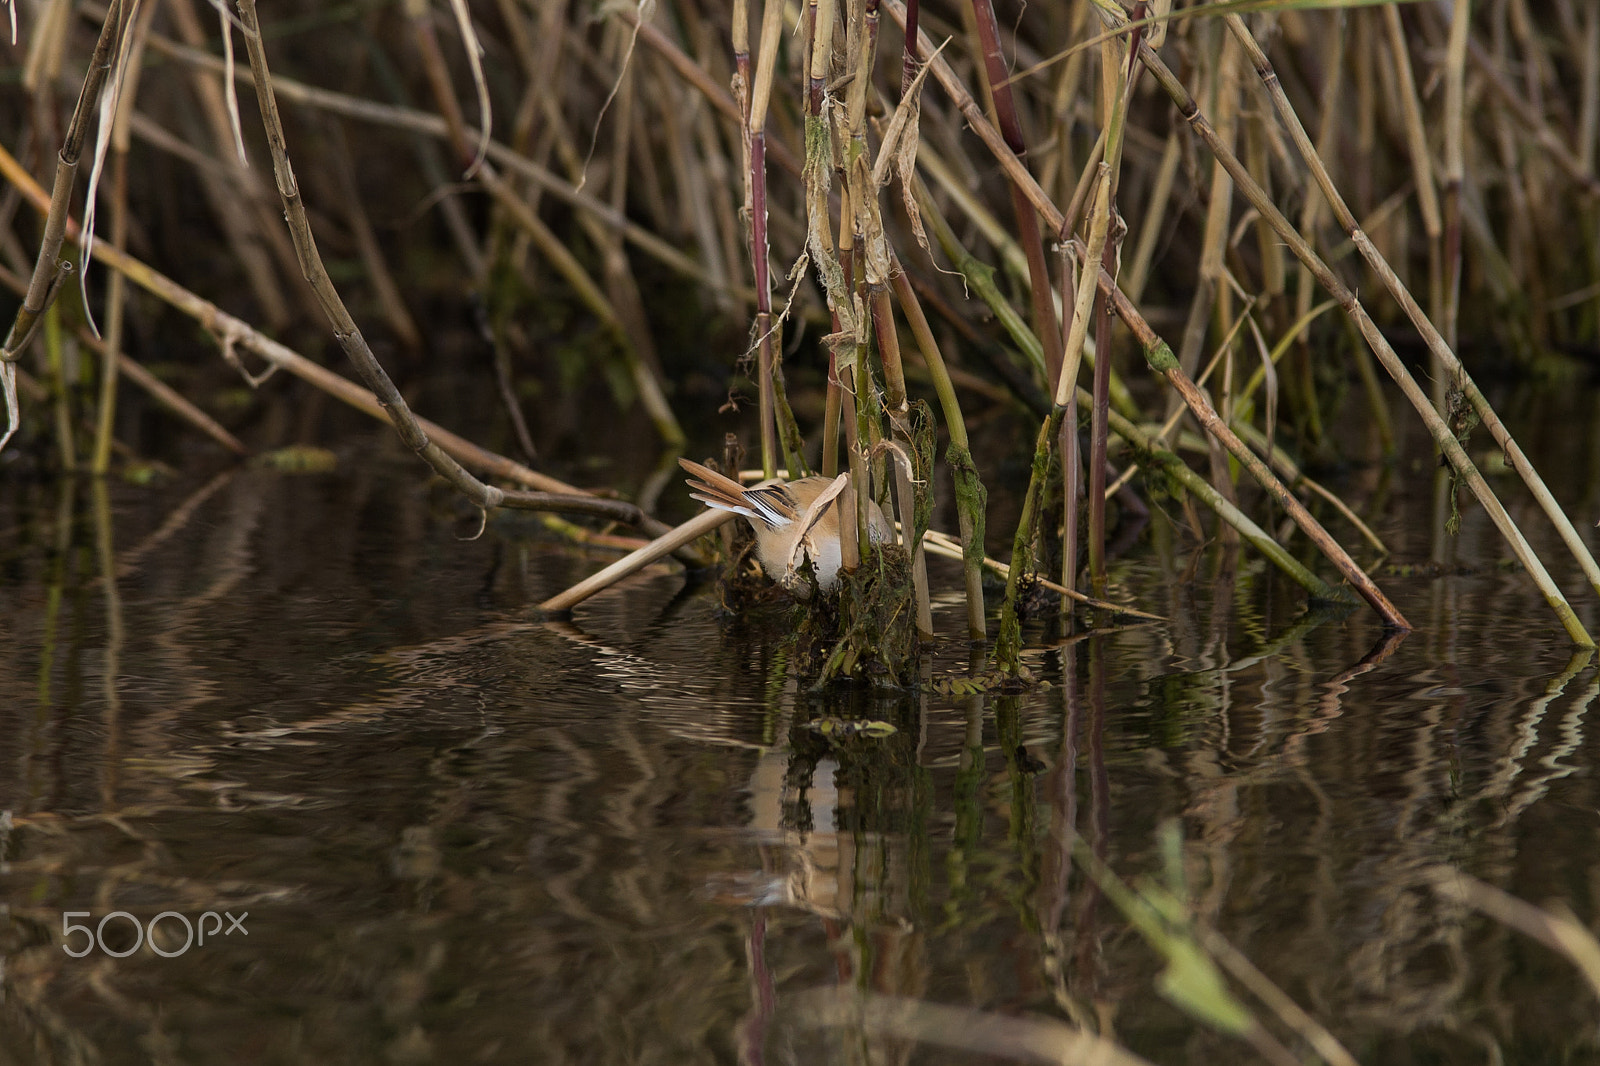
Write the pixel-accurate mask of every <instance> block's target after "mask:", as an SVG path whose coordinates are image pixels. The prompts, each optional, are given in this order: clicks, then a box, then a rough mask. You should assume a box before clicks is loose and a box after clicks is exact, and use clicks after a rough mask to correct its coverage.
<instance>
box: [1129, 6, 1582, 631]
mask: <svg viewBox="0 0 1600 1066" xmlns="http://www.w3.org/2000/svg"><path fill="white" fill-rule="evenodd" d="M1230 26H1232V23H1231V22H1230ZM1234 32H1235V37H1236V38H1237V39H1240V40H1241V42H1242V43H1244V44H1245V47H1246V48H1247V49H1250V48H1251V46H1252V45H1253V44H1254V38H1251V37H1250V33H1249V31H1248V30H1247V29H1245V28H1244V26H1243V24H1242V22H1241V23H1240V24H1239V25H1238V27H1237V28H1236V29H1235V31H1234ZM1139 57H1140V60H1141V61H1142V62H1143V63H1144V64H1145V67H1146V68H1147V69H1148V70H1150V71H1151V73H1153V74H1154V75H1155V76H1156V80H1157V81H1158V82H1159V83H1160V84H1161V87H1162V88H1163V89H1164V90H1165V91H1166V92H1167V94H1168V95H1169V96H1171V97H1172V99H1173V102H1174V103H1175V104H1177V106H1178V110H1179V113H1180V114H1182V115H1183V117H1184V120H1185V121H1186V122H1188V123H1189V125H1190V126H1191V127H1192V128H1193V129H1194V130H1195V131H1196V132H1197V133H1198V134H1199V135H1200V137H1201V139H1202V140H1204V141H1205V142H1206V146H1207V147H1208V148H1210V149H1211V150H1212V152H1213V153H1214V154H1215V155H1216V157H1217V158H1218V159H1219V160H1222V161H1223V162H1224V164H1225V165H1226V166H1227V167H1228V170H1229V173H1230V174H1231V175H1232V176H1233V179H1234V181H1235V183H1236V184H1237V185H1238V187H1239V189H1240V190H1241V191H1242V192H1244V193H1245V195H1246V197H1247V198H1248V199H1249V200H1250V202H1251V204H1252V205H1253V206H1255V207H1256V209H1257V210H1259V211H1260V212H1261V213H1262V215H1263V216H1264V217H1266V218H1267V219H1268V220H1269V221H1270V222H1271V223H1272V226H1273V228H1274V229H1275V230H1276V231H1277V232H1278V234H1279V236H1280V237H1282V238H1283V240H1284V241H1285V242H1286V243H1287V244H1288V245H1289V247H1290V250H1292V251H1293V252H1294V253H1295V255H1296V257H1298V258H1299V259H1300V260H1301V262H1303V263H1305V264H1306V265H1307V266H1309V267H1310V268H1311V270H1312V273H1313V274H1314V275H1315V276H1316V278H1317V280H1318V282H1319V283H1320V284H1321V285H1322V286H1323V287H1324V288H1326V289H1327V290H1328V292H1329V293H1330V294H1331V295H1333V296H1334V297H1335V298H1336V299H1337V300H1338V301H1339V303H1340V306H1341V307H1343V308H1344V309H1345V312H1346V314H1348V315H1349V316H1350V317H1351V319H1352V320H1353V321H1354V322H1355V323H1356V325H1357V327H1358V328H1359V329H1360V330H1361V333H1362V336H1363V337H1365V338H1366V340H1367V342H1368V344H1369V345H1370V346H1371V347H1372V349H1373V352H1374V353H1375V354H1376V355H1377V356H1378V358H1379V361H1380V362H1382V363H1383V364H1384V369H1386V370H1388V371H1389V374H1390V376H1391V377H1393V378H1394V379H1395V380H1396V381H1397V382H1398V383H1399V384H1400V387H1401V390H1402V391H1403V392H1404V393H1405V394H1406V397H1407V399H1409V400H1410V401H1411V403H1412V406H1413V407H1415V408H1416V410H1417V412H1418V413H1419V414H1420V415H1421V416H1422V418H1423V420H1424V422H1425V423H1426V424H1427V425H1428V428H1429V432H1430V433H1431V434H1432V436H1433V438H1434V442H1435V443H1436V444H1437V445H1438V446H1439V447H1440V449H1441V450H1443V451H1444V452H1445V454H1446V456H1447V457H1448V458H1449V460H1450V463H1451V465H1452V466H1454V467H1455V468H1456V469H1457V470H1458V471H1460V472H1461V474H1462V476H1463V478H1464V479H1465V480H1466V481H1467V484H1468V486H1469V487H1470V488H1471V489H1472V491H1473V494H1474V495H1475V496H1477V497H1478V500H1479V502H1480V503H1482V504H1483V506H1484V509H1485V510H1487V511H1488V512H1489V516H1490V518H1491V519H1492V520H1493V521H1494V523H1495V526H1496V528H1498V529H1499V530H1500V532H1501V534H1502V535H1503V536H1504V537H1505V538H1506V540H1507V542H1508V543H1509V544H1510V545H1511V547H1512V550H1513V551H1514V552H1515V553H1516V555H1517V559H1518V561H1519V562H1521V563H1522V565H1523V566H1524V567H1525V568H1526V569H1527V570H1528V572H1529V574H1530V575H1531V576H1532V577H1533V579H1534V581H1535V583H1537V584H1538V586H1539V589H1540V592H1541V593H1542V594H1543V595H1544V597H1545V600H1546V602H1547V603H1549V604H1550V607H1551V609H1552V610H1553V611H1555V613H1556V616H1557V618H1558V619H1559V620H1560V621H1561V624H1562V627H1563V628H1564V629H1566V631H1567V634H1568V636H1569V637H1570V638H1571V639H1572V640H1573V642H1574V643H1576V644H1578V645H1580V646H1583V647H1592V646H1593V643H1594V642H1593V638H1592V637H1590V636H1589V634H1588V632H1587V631H1586V630H1585V629H1584V627H1583V624H1582V623H1581V622H1579V621H1578V617H1577V615H1576V614H1575V613H1574V612H1573V610H1572V607H1571V605H1569V604H1568V603H1567V601H1566V598H1565V597H1564V596H1562V594H1561V591H1560V589H1559V588H1557V587H1556V585H1555V583H1554V582H1553V581H1552V580H1551V579H1550V575H1549V573H1548V572H1547V571H1546V570H1545V568H1544V564H1543V563H1542V562H1541V561H1540V560H1539V559H1538V557H1537V556H1536V555H1535V554H1534V552H1533V549H1532V548H1531V547H1529V545H1528V543H1527V540H1526V539H1525V538H1524V537H1523V536H1522V532H1521V531H1520V530H1519V529H1517V527H1516V524H1515V523H1514V522H1513V521H1512V519H1511V516H1510V515H1509V514H1508V513H1507V512H1506V510H1505V508H1504V506H1502V505H1501V504H1500V501H1499V500H1498V499H1497V498H1496V497H1495V495H1494V493H1493V491H1492V490H1491V489H1490V488H1489V485H1488V483H1487V482H1486V481H1484V480H1483V476H1482V475H1481V474H1480V473H1478V471H1477V468H1476V467H1475V466H1473V465H1472V461H1471V460H1470V459H1469V458H1467V455H1466V452H1465V451H1464V450H1463V449H1462V448H1461V445H1460V442H1458V441H1457V440H1456V438H1455V435H1454V434H1453V433H1452V432H1450V429H1449V427H1448V426H1446V425H1445V424H1444V421H1443V420H1442V419H1441V418H1440V417H1439V415H1438V412H1437V411H1435V410H1434V408H1433V405H1432V403H1431V402H1430V401H1429V399H1428V397H1427V395H1426V394H1425V393H1423V392H1422V390H1421V388H1420V387H1419V386H1418V385H1417V383H1416V379H1414V378H1413V377H1412V376H1411V374H1410V372H1409V371H1407V370H1406V368H1405V366H1404V364H1403V363H1401V362H1400V359H1399V356H1397V355H1396V354H1395V352H1394V349H1393V348H1392V347H1391V346H1390V345H1389V342H1388V341H1387V340H1386V339H1385V338H1384V337H1383V335H1382V333H1380V332H1379V331H1378V328H1377V325H1376V324H1375V323H1374V322H1373V321H1372V319H1371V318H1370V317H1369V316H1368V315H1367V312H1366V309H1365V308H1364V307H1363V306H1362V305H1361V302H1360V301H1359V300H1358V299H1357V298H1356V296H1355V293H1353V292H1352V291H1351V290H1350V288H1349V287H1348V286H1347V285H1345V284H1344V282H1342V281H1340V280H1339V278H1338V277H1337V276H1336V275H1335V274H1334V273H1333V272H1332V271H1331V270H1329V269H1328V266H1327V264H1326V263H1325V262H1323V260H1322V258H1321V257H1320V256H1318V255H1317V254H1316V252H1314V251H1313V250H1312V249H1311V247H1310V246H1309V245H1307V244H1306V243H1305V241H1304V240H1303V239H1302V238H1301V237H1300V234H1299V233H1298V232H1297V231H1296V230H1295V229H1294V227H1293V226H1292V225H1290V223H1289V221H1288V219H1286V218H1284V217H1283V213H1282V212H1281V211H1279V210H1278V208H1277V206H1276V205H1274V204H1273V203H1272V201H1271V200H1270V199H1268V198H1267V196H1266V194H1265V192H1264V191H1263V190H1262V189H1261V187H1260V186H1259V185H1257V184H1256V183H1255V181H1254V179H1252V178H1251V177H1250V175H1249V173H1248V172H1247V171H1246V170H1245V169H1244V167H1243V166H1242V165H1240V163H1239V160H1238V158H1237V157H1236V156H1234V155H1233V153H1232V152H1230V151H1228V150H1227V147H1226V146H1225V145H1223V144H1222V143H1221V142H1220V140H1219V139H1218V137H1217V135H1216V132H1215V130H1213V129H1212V128H1211V124H1210V122H1209V121H1208V120H1207V119H1206V117H1205V115H1204V113H1202V112H1201V110H1200V107H1199V105H1198V104H1197V103H1196V102H1195V99H1194V97H1193V96H1192V95H1190V93H1189V91H1188V90H1187V89H1186V88H1184V86H1183V84H1182V83H1181V82H1180V81H1179V80H1178V78H1177V76H1176V75H1174V74H1173V73H1172V71H1171V70H1170V69H1168V67H1167V65H1166V64H1165V63H1164V62H1162V60H1161V57H1160V56H1158V55H1156V54H1155V53H1154V52H1153V51H1151V50H1150V49H1149V48H1148V47H1141V48H1140V51H1139ZM1257 57H1259V58H1257ZM1252 59H1253V60H1255V61H1256V62H1257V69H1258V70H1262V71H1263V77H1264V78H1266V79H1268V81H1269V87H1270V86H1271V85H1272V84H1274V83H1276V80H1277V79H1276V76H1275V75H1273V74H1272V73H1271V67H1270V64H1267V65H1266V66H1265V67H1264V68H1263V66H1262V65H1263V64H1265V63H1266V57H1265V55H1264V54H1263V53H1261V52H1260V50H1259V49H1255V50H1254V52H1252ZM1291 113H1292V110H1291ZM1290 131H1291V133H1293V134H1294V135H1295V142H1296V145H1297V146H1298V147H1300V149H1301V151H1302V153H1305V152H1307V151H1309V150H1310V148H1311V146H1310V142H1309V140H1308V139H1307V138H1306V136H1305V129H1304V127H1302V126H1300V124H1299V122H1298V120H1297V119H1296V120H1295V121H1294V122H1293V123H1292V124H1291V128H1290ZM1318 169H1319V170H1320V175H1321V177H1320V178H1319V184H1320V183H1321V179H1322V178H1325V177H1326V170H1323V169H1321V168H1318ZM1330 188H1331V185H1329V186H1324V193H1325V194H1326V195H1328V196H1329V198H1330V202H1332V201H1333V200H1334V199H1335V197H1336V196H1337V194H1336V193H1333V192H1330V191H1329V190H1330ZM1341 206H1343V200H1342V199H1338V200H1337V203H1335V210H1338V208H1339V207H1341ZM1344 214H1345V215H1346V216H1348V210H1346V211H1345V212H1344ZM1351 221H1352V225H1351V226H1350V227H1349V232H1351V235H1352V239H1354V240H1355V242H1356V245H1357V247H1358V248H1363V254H1364V255H1365V256H1366V257H1367V258H1368V262H1369V263H1372V262H1374V261H1381V259H1382V257H1381V256H1378V255H1377V254H1376V249H1374V248H1372V247H1371V242H1370V240H1366V239H1365V235H1364V234H1363V233H1362V231H1361V229H1360V227H1359V226H1354V225H1353V220H1351ZM1363 246H1365V247H1363ZM1389 277H1390V278H1392V277H1393V272H1392V271H1390V272H1389ZM1394 284H1395V286H1396V287H1397V288H1399V290H1400V292H1402V293H1403V292H1404V287H1403V286H1399V283H1398V279H1395V281H1394ZM1411 307H1415V302H1414V301H1412V302H1411ZM1418 314H1419V315H1420V309H1418ZM1421 317H1422V318H1423V321H1426V316H1421ZM1430 328H1431V327H1430ZM1434 336H1437V331H1434ZM1451 357H1452V358H1453V353H1452V356H1451ZM1457 365H1459V363H1458V364H1457ZM1463 377H1465V373H1464V371H1463ZM1502 432H1503V427H1502ZM1497 440H1498V437H1497ZM1507 440H1509V437H1507ZM1519 454H1520V453H1519ZM1518 465H1519V467H1527V463H1526V460H1524V461H1523V462H1522V463H1521V464H1518ZM1558 511H1559V509H1558ZM1597 576H1600V571H1597ZM1597 587H1600V586H1597Z"/></svg>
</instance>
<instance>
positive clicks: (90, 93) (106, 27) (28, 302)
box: [0, 0, 122, 402]
mask: <svg viewBox="0 0 1600 1066" xmlns="http://www.w3.org/2000/svg"><path fill="white" fill-rule="evenodd" d="M63 11H64V9H63ZM63 17H65V16H64V15H63ZM121 21H122V0H111V3H110V5H109V7H108V8H107V9H106V15H105V20H104V22H102V23H101V26H100V37H99V39H98V40H97V41H96V42H95V46H94V53H93V54H92V55H91V56H90V57H89V65H88V69H87V71H86V73H85V75H84V79H83V88H82V90H81V91H80V92H79V93H78V103H77V106H76V107H75V108H74V109H73V112H72V119H71V121H70V122H69V123H68V125H67V132H66V136H65V139H64V140H63V142H62V146H61V151H60V152H59V153H58V154H57V156H56V170H55V183H54V185H53V187H52V188H51V190H50V206H49V211H48V213H47V214H46V216H45V223H44V237H43V238H42V239H41V240H40V242H39V255H38V257H37V259H35V261H34V267H33V276H32V277H31V278H30V279H29V281H28V292H27V295H25V296H24V297H23V299H22V306H21V307H19V308H17V315H16V318H15V319H13V320H12V323H11V329H10V330H9V332H8V333H7V334H6V340H5V344H4V346H0V361H4V362H7V363H11V362H15V361H16V360H17V359H18V357H19V356H20V355H21V354H22V349H23V347H24V346H26V345H27V343H28V340H29V338H31V337H32V336H33V332H34V330H35V329H37V328H38V325H39V319H40V316H42V315H43V314H44V313H45V311H46V310H47V309H48V308H49V306H50V303H51V301H52V300H54V298H55V296H56V294H57V292H58V291H59V289H60V282H61V278H62V274H61V266H60V263H59V260H58V258H57V257H58V256H59V254H60V252H61V242H62V239H63V238H64V237H65V236H66V232H67V219H68V216H69V214H70V208H71V201H72V187H73V184H74V181H75V179H76V177H77V173H78V158H79V156H80V155H81V154H82V152H83V141H84V137H85V136H87V133H88V128H89V112H90V110H91V109H92V108H93V107H94V105H95V103H96V102H97V101H98V100H99V98H100V89H101V86H103V85H104V84H105V80H106V76H107V75H108V74H109V73H110V70H111V53H112V44H113V42H114V40H115V37H116V30H117V27H118V25H119V24H120V23H121ZM62 29H63V31H64V30H65V27H64V26H63V27H62ZM69 269H70V268H69ZM9 401H10V393H9V392H8V402H9Z"/></svg>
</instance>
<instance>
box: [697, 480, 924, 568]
mask: <svg viewBox="0 0 1600 1066" xmlns="http://www.w3.org/2000/svg"><path fill="white" fill-rule="evenodd" d="M678 464H679V465H680V466H682V467H683V468H684V469H685V470H687V471H689V473H691V474H693V475H694V476H695V478H697V479H698V480H691V481H690V482H689V487H690V488H691V489H693V490H695V491H693V492H691V493H690V494H689V495H691V496H693V497H694V498H695V499H697V500H700V501H701V502H702V503H704V504H705V505H706V506H707V507H711V508H715V509H716V510H718V511H732V512H733V513H734V514H737V515H743V516H744V517H745V518H746V519H747V520H748V521H749V523H750V528H752V529H754V530H755V533H756V557H757V558H759V559H760V560H761V569H762V570H764V571H766V574H767V576H768V577H770V578H771V579H772V580H774V581H776V582H777V583H778V584H780V585H782V586H783V587H784V588H786V589H788V590H789V591H791V592H796V593H798V594H801V595H803V594H804V591H803V590H804V588H805V586H804V584H803V583H802V582H801V581H800V575H799V574H798V573H797V572H796V571H797V569H798V568H799V566H800V563H801V560H802V559H803V558H809V559H810V560H811V565H812V566H814V567H815V568H816V572H817V586H818V587H819V588H821V589H822V591H824V592H827V591H828V590H830V589H832V588H833V587H834V585H836V584H838V581H839V509H838V507H837V506H835V505H834V503H833V502H831V501H829V502H826V503H824V505H823V506H822V507H821V508H820V509H818V512H817V513H816V514H811V513H809V512H810V511H811V509H812V505H813V504H814V503H816V502H817V501H818V498H819V497H821V496H822V495H823V494H824V493H826V492H828V491H829V490H830V489H832V488H833V487H834V480H833V479H832V478H826V477H803V478H801V479H800V480H799V481H790V482H785V483H779V484H775V485H768V486H766V487H764V488H754V489H747V488H745V487H744V486H742V485H740V484H739V483H738V482H737V481H734V480H733V479H732V478H728V477H724V476H723V475H721V474H719V473H717V472H716V471H715V470H712V469H710V468H709V467H704V466H701V465H700V464H699V463H692V462H690V461H689V460H687V459H679V460H678ZM867 514H868V518H869V529H868V535H869V536H871V538H872V542H873V543H874V544H882V543H885V542H887V541H891V540H893V539H894V527H893V526H891V525H890V524H889V520H888V519H887V518H885V517H884V516H883V512H882V511H881V510H879V509H878V505H877V504H876V503H874V502H873V501H871V500H868V501H867ZM796 542H798V544H797V543H796ZM797 549H798V550H797Z"/></svg>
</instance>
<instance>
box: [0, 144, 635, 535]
mask: <svg viewBox="0 0 1600 1066" xmlns="http://www.w3.org/2000/svg"><path fill="white" fill-rule="evenodd" d="M0 175H3V176H4V177H5V178H6V180H8V181H10V182H11V183H12V184H13V185H15V186H16V187H17V188H18V189H20V190H21V191H22V193H23V195H24V196H25V197H27V198H28V199H29V200H30V201H32V202H33V203H34V205H35V206H36V207H38V208H39V209H40V210H41V212H42V211H44V210H46V209H47V205H48V202H49V200H48V197H47V195H46V194H45V192H44V190H43V189H41V188H40V187H39V185H38V183H37V182H35V181H34V180H33V178H32V176H31V175H29V174H28V173H27V171H25V170H23V169H22V167H21V165H20V164H18V163H17V161H16V160H15V159H14V158H13V157H12V156H11V155H10V153H8V152H6V151H5V149H4V148H3V147H0ZM66 235H67V236H68V237H70V238H72V239H74V240H76V239H77V224H76V222H69V224H68V226H67V227H66ZM97 258H98V260H99V261H100V262H101V263H102V264H104V265H105V266H107V267H110V268H111V269H113V270H117V271H120V272H122V273H124V274H126V275H127V276H128V278H129V280H131V281H132V282H134V284H136V285H138V286H140V287H141V288H144V289H146V290H148V291H149V292H151V293H153V294H154V295H156V296H157V297H159V298H161V299H162V300H164V301H166V302H167V303H169V304H171V305H172V306H173V307H175V308H177V309H178V310H179V311H182V312H183V313H184V314H186V315H188V316H189V317H191V318H193V319H195V320H196V321H197V322H199V323H200V324H201V325H202V326H204V327H205V328H206V329H207V330H209V331H210V332H211V333H212V334H214V335H215V336H217V337H218V338H219V339H220V341H221V342H222V343H223V344H224V345H225V346H228V347H237V348H242V349H245V350H247V351H250V352H253V353H255V354H256V355H258V356H260V357H261V358H263V359H265V360H267V361H268V362H270V363H272V364H273V365H275V366H279V367H282V368H283V369H285V370H287V371H289V372H290V373H291V374H294V375H295V376H296V377H298V378H300V379H302V380H303V381H306V382H308V383H310V384H311V385H314V386H315V387H317V388H319V389H321V390H322V391H324V392H326V393H328V394H329V395H331V396H333V397H334V398H335V399H338V400H340V401H342V402H344V403H346V404H349V405H350V406H351V407H354V408H356V409H357V410H359V411H362V412H364V413H366V414H368V415H371V416H372V417H374V418H379V419H383V420H388V415H387V414H386V413H385V410H384V407H383V405H382V404H381V403H380V402H379V400H378V398H377V397H376V396H375V395H374V394H373V393H372V392H371V391H370V390H368V389H364V388H362V387H361V386H360V385H357V384H356V383H355V382H353V381H350V380H349V379H348V378H344V377H341V376H339V375H338V374H335V373H334V372H333V371H331V370H329V369H327V368H326V367H324V366H322V365H320V364H318V363H314V362H312V361H311V360H309V359H307V358H305V357H304V356H302V355H300V354H299V353H298V352H295V351H293V350H292V349H290V348H288V347H287V346H285V345H283V344H280V343H278V342H277V341H275V340H273V339H271V338H270V337H267V336H265V335H264V334H262V333H260V332H259V331H258V330H256V329H255V328H253V327H252V326H250V324H249V323H247V322H245V321H243V320H242V319H239V318H236V317H234V316H233V315H230V314H228V313H227V312H226V311H223V310H222V309H220V308H219V307H217V306H216V305H215V304H213V303H211V302H210V301H209V300H206V299H204V298H203V297H200V296H197V295H195V294H194V293H193V292H191V291H190V290H188V289H186V288H184V287H183V286H182V285H179V284H178V283H177V282H175V281H173V280H172V279H171V278H168V277H166V276H165V275H164V274H162V273H160V272H159V271H156V270H153V269H151V268H150V267H149V266H147V265H146V264H144V263H142V262H140V261H139V260H138V259H135V258H134V257H133V256H131V255H128V254H127V253H125V252H123V251H122V250H121V249H119V248H116V247H114V246H110V245H102V246H101V249H100V254H99V255H98V256H97ZM122 365H123V367H124V368H126V366H127V364H126V363H124V364H122ZM418 423H419V425H420V426H421V428H422V429H423V431H424V432H425V433H426V434H427V435H428V437H429V438H431V439H432V440H433V441H435V442H437V443H438V444H439V446H440V447H441V448H444V449H445V450H447V451H448V452H449V453H450V454H451V455H452V456H454V457H456V458H457V459H459V460H460V461H461V462H462V463H464V464H467V465H469V466H471V467H472V468H473V469H475V470H480V471H482V472H483V473H485V474H487V475H489V476H492V477H497V478H502V479H504V480H507V481H511V482H515V483H517V484H522V485H529V486H532V487H533V488H535V489H538V490H540V491H543V492H551V493H561V494H576V495H590V494H588V493H585V492H584V491H583V490H582V489H579V488H575V487H574V486H572V485H569V484H567V483H566V482H564V481H560V480H558V479H556V478H553V477H550V476H548V475H546V474H541V473H539V472H537V471H535V470H531V469H529V468H528V467H526V466H524V465H522V464H521V463H517V462H514V461H513V460H510V459H507V458H506V457H504V456H501V455H496V454H495V453H493V452H491V451H488V450H486V449H484V448H481V447H479V446H478V445H476V444H473V443H472V442H471V441H468V440H466V439H465V438H464V437H461V436H458V435H457V434H455V433H452V432H451V431H449V430H447V429H445V428H444V427H442V426H439V425H435V424H434V423H432V422H430V421H428V420H427V419H418ZM235 443H237V442H235ZM645 528H646V529H647V531H652V530H651V529H650V527H648V526H647V527H645ZM661 528H663V529H664V528H666V527H665V526H662V527H661Z"/></svg>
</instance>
